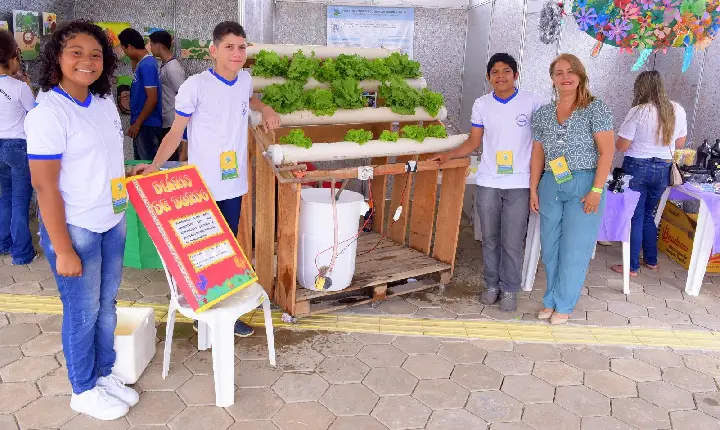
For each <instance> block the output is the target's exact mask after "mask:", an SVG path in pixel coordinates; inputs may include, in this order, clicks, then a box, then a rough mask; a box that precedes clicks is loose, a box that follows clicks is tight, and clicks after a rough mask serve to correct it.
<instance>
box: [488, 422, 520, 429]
mask: <svg viewBox="0 0 720 430" xmlns="http://www.w3.org/2000/svg"><path fill="white" fill-rule="evenodd" d="M481 428H482V427H481ZM490 430H533V428H532V427H530V426H529V425H527V424H525V423H522V422H517V423H494V424H492V425H490Z"/></svg>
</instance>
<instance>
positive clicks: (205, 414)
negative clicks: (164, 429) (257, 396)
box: [168, 406, 233, 430]
mask: <svg viewBox="0 0 720 430" xmlns="http://www.w3.org/2000/svg"><path fill="white" fill-rule="evenodd" d="M232 423H233V419H232V418H231V417H230V414H228V413H227V412H226V411H225V409H223V408H217V407H215V406H191V407H188V408H186V409H185V410H184V411H182V412H180V414H178V415H177V416H176V417H175V418H173V419H172V420H171V421H170V422H169V423H168V427H170V428H171V429H172V430H196V429H200V428H208V429H218V430H223V429H227V428H228V427H230V426H231V425H232Z"/></svg>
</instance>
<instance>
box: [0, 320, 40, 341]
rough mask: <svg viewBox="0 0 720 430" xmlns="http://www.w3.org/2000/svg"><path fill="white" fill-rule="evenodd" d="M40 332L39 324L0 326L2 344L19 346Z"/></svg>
mask: <svg viewBox="0 0 720 430" xmlns="http://www.w3.org/2000/svg"><path fill="white" fill-rule="evenodd" d="M39 334H40V327H38V325H37V324H15V323H13V324H10V325H6V326H5V327H3V328H0V346H18V345H22V344H24V343H25V342H27V341H29V340H30V339H32V338H34V337H36V336H37V335H39Z"/></svg>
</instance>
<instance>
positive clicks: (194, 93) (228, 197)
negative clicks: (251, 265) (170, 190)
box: [133, 21, 280, 337]
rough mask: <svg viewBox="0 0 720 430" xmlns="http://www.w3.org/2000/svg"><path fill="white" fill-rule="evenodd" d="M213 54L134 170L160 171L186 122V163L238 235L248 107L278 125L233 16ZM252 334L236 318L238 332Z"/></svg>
mask: <svg viewBox="0 0 720 430" xmlns="http://www.w3.org/2000/svg"><path fill="white" fill-rule="evenodd" d="M210 55H211V56H212V57H213V59H214V61H215V67H214V68H211V69H209V70H206V71H204V72H202V73H199V74H197V75H194V76H191V77H190V78H188V80H187V81H185V83H183V84H182V85H181V86H180V91H179V92H178V94H177V97H176V98H175V119H174V120H173V124H172V127H171V128H170V132H169V133H168V134H167V135H166V136H165V138H164V139H163V141H162V144H161V145H160V149H159V150H158V153H157V156H156V157H155V159H154V160H153V162H152V164H140V165H137V166H135V168H134V169H133V174H134V175H137V174H148V173H152V172H157V171H158V170H159V168H160V166H161V165H162V164H163V163H165V162H166V161H167V160H168V158H170V156H171V155H172V154H173V153H174V152H175V151H176V150H177V148H178V145H180V140H181V139H182V135H183V130H185V127H186V126H187V134H188V162H189V163H190V164H194V165H195V166H196V167H197V168H198V170H199V172H200V174H201V175H202V177H203V179H204V180H205V183H206V184H207V186H208V188H209V189H210V193H211V194H212V196H213V198H214V199H215V201H216V203H217V205H218V208H219V209H220V212H221V213H222V214H223V217H224V218H225V221H227V223H228V225H229V227H230V230H231V231H232V232H233V234H234V235H235V236H237V234H238V227H239V223H240V208H241V204H242V196H243V195H244V194H246V193H247V191H248V183H247V177H248V175H247V157H248V141H247V137H248V118H249V114H250V109H252V110H254V111H259V112H261V113H262V118H263V125H264V127H265V128H266V129H275V128H277V127H279V126H280V117H279V116H278V114H277V113H275V111H273V110H272V108H271V107H269V106H267V105H266V104H264V103H262V102H261V101H260V100H259V99H258V98H256V97H254V96H253V87H252V78H251V76H250V74H249V73H248V72H246V71H243V70H242V67H243V65H244V64H245V60H246V59H247V42H246V41H245V30H244V29H243V28H242V26H241V25H240V24H238V23H237V22H233V21H225V22H221V23H220V24H218V25H217V26H215V29H214V30H213V43H212V44H211V45H210ZM252 334H253V329H252V327H250V326H248V325H247V324H245V323H243V322H242V321H240V320H238V321H237V322H236V323H235V335H236V336H240V337H246V336H250V335H252Z"/></svg>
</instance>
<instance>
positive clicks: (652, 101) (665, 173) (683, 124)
mask: <svg viewBox="0 0 720 430" xmlns="http://www.w3.org/2000/svg"><path fill="white" fill-rule="evenodd" d="M632 106H633V107H632V109H630V112H628V114H627V117H626V118H625V122H623V124H622V126H621V127H620V131H619V132H618V138H617V141H616V142H615V147H616V148H617V150H618V151H620V152H623V153H625V158H624V159H623V166H622V167H623V170H625V174H627V175H631V176H632V179H630V184H629V186H630V189H631V190H634V191H637V192H639V193H640V200H639V201H638V205H637V207H636V208H635V213H634V214H633V217H632V224H631V228H630V276H632V277H635V276H637V274H638V271H639V270H640V249H642V253H643V264H644V266H645V267H647V268H648V269H650V270H653V271H656V270H658V266H657V256H658V247H657V226H656V225H655V211H656V210H657V207H658V204H659V203H660V198H661V197H662V195H663V193H664V192H665V190H666V189H667V187H668V186H669V185H670V166H671V165H672V160H673V152H675V150H676V149H680V148H682V147H683V146H685V139H686V136H687V119H686V115H685V110H684V109H683V108H682V106H680V105H679V104H678V103H675V102H673V101H670V99H669V98H668V96H667V92H666V91H665V86H664V85H663V81H662V78H661V77H660V73H659V72H657V71H654V70H653V71H647V72H642V73H640V75H638V77H637V79H635V86H634V88H633V103H632ZM611 269H612V270H613V271H614V272H617V273H623V266H622V265H621V264H620V265H615V266H612V267H611Z"/></svg>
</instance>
